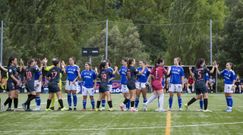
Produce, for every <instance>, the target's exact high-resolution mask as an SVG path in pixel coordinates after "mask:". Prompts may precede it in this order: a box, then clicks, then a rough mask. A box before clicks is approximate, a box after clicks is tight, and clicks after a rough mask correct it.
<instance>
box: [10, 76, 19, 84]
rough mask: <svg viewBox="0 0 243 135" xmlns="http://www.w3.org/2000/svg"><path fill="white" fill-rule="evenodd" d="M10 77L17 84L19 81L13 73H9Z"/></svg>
mask: <svg viewBox="0 0 243 135" xmlns="http://www.w3.org/2000/svg"><path fill="white" fill-rule="evenodd" d="M10 77H11V78H12V79H13V80H14V81H15V82H16V83H17V84H18V85H19V84H20V81H19V80H18V79H17V78H16V77H15V76H14V75H13V74H11V75H10Z"/></svg>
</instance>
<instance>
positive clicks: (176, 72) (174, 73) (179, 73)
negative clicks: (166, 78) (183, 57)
mask: <svg viewBox="0 0 243 135" xmlns="http://www.w3.org/2000/svg"><path fill="white" fill-rule="evenodd" d="M184 76H185V75H184V69H183V68H182V67H181V66H171V70H170V83H171V84H182V80H181V78H182V77H184Z"/></svg>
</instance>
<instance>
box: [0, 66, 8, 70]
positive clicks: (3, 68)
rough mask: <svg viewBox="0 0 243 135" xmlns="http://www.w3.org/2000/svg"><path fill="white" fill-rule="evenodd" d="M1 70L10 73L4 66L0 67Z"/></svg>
mask: <svg viewBox="0 0 243 135" xmlns="http://www.w3.org/2000/svg"><path fill="white" fill-rule="evenodd" d="M0 68H1V69H2V70H3V71H4V72H8V69H7V68H5V67H3V66H2V65H0Z"/></svg>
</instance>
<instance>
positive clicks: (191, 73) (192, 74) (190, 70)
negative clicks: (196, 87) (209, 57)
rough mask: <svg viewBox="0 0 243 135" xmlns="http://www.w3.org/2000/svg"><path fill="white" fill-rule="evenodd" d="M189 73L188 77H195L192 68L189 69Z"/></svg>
mask: <svg viewBox="0 0 243 135" xmlns="http://www.w3.org/2000/svg"><path fill="white" fill-rule="evenodd" d="M189 72H190V75H191V76H192V77H194V76H195V74H194V73H193V72H192V67H189Z"/></svg>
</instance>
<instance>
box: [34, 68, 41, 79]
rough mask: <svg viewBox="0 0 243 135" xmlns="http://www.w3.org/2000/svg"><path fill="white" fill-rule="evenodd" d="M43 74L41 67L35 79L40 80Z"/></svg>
mask: <svg viewBox="0 0 243 135" xmlns="http://www.w3.org/2000/svg"><path fill="white" fill-rule="evenodd" d="M37 68H38V67H37ZM41 75H42V71H41V70H40V69H39V70H38V71H37V72H36V73H35V80H39V79H40V76H41Z"/></svg>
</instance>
